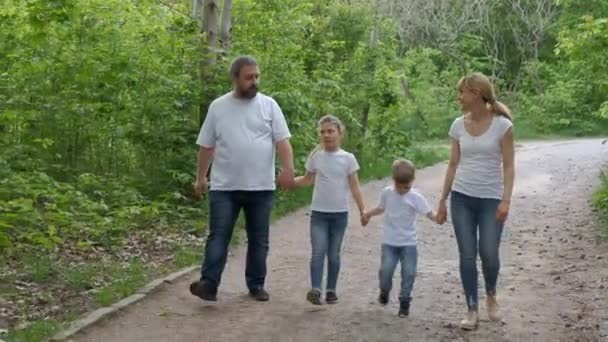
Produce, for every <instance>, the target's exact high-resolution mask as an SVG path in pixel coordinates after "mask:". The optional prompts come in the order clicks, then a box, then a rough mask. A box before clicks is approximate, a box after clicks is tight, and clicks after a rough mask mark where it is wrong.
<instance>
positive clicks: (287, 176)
mask: <svg viewBox="0 0 608 342" xmlns="http://www.w3.org/2000/svg"><path fill="white" fill-rule="evenodd" d="M276 146H277V154H278V155H279V160H280V161H281V173H280V174H279V177H278V182H279V185H280V186H281V187H284V188H292V187H293V186H294V167H293V149H292V148H291V143H290V142H289V139H283V140H281V141H279V142H277V143H276Z"/></svg>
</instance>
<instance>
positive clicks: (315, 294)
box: [295, 115, 365, 305]
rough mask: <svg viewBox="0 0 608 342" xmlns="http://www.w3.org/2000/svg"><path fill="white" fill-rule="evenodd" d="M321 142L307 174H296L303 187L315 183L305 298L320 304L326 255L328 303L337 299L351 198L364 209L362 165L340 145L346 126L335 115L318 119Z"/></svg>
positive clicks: (297, 180)
mask: <svg viewBox="0 0 608 342" xmlns="http://www.w3.org/2000/svg"><path fill="white" fill-rule="evenodd" d="M318 129H319V138H320V141H321V143H320V144H319V146H318V147H317V148H315V150H313V151H312V153H311V154H310V156H309V157H308V160H307V161H306V173H305V175H304V176H300V177H296V179H295V185H296V186H297V187H303V186H307V185H313V184H314V190H313V195H312V204H311V214H310V241H311V245H312V255H311V258H310V279H311V285H312V286H311V287H312V288H311V290H310V291H309V292H308V293H307V295H306V299H307V300H308V301H309V302H311V303H313V304H315V305H320V304H321V283H322V281H323V266H324V262H325V258H327V284H326V285H327V286H326V290H325V301H326V302H327V304H334V303H337V302H338V296H337V295H336V285H337V282H338V274H339V272H340V249H341V247H342V240H343V238H344V232H345V230H346V226H347V225H348V212H349V209H350V198H351V194H352V197H353V198H354V199H355V202H356V203H357V207H358V209H359V215H360V216H361V215H362V214H363V212H364V211H365V208H364V207H365V206H364V204H363V196H362V195H361V188H360V186H359V178H358V176H357V170H359V164H358V163H357V159H356V158H355V156H354V155H353V154H352V153H349V152H346V151H344V150H342V149H341V148H340V143H341V140H342V134H344V126H343V125H342V123H341V122H340V120H339V119H338V118H336V117H335V116H332V115H326V116H324V117H322V118H321V119H320V120H319V122H318Z"/></svg>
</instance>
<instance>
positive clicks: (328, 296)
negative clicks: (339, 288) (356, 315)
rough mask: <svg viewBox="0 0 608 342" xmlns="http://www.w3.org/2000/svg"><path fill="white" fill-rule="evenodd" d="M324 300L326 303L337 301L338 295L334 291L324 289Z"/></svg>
mask: <svg viewBox="0 0 608 342" xmlns="http://www.w3.org/2000/svg"><path fill="white" fill-rule="evenodd" d="M325 302H326V303H327V304H336V303H338V296H336V291H331V290H329V291H326V292H325Z"/></svg>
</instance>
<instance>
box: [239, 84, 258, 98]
mask: <svg viewBox="0 0 608 342" xmlns="http://www.w3.org/2000/svg"><path fill="white" fill-rule="evenodd" d="M239 93H240V96H241V97H243V98H246V99H252V98H254V97H255V96H256V95H257V94H258V87H257V86H252V87H249V88H247V89H241V91H240V92H239Z"/></svg>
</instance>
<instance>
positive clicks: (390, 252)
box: [378, 244, 418, 301]
mask: <svg viewBox="0 0 608 342" xmlns="http://www.w3.org/2000/svg"><path fill="white" fill-rule="evenodd" d="M399 262H400V263H401V291H400V292H399V300H400V301H410V300H411V299H412V289H413V288H414V280H416V268H417V263H418V248H417V247H416V246H391V245H387V244H382V257H381V262H380V271H379V272H378V276H379V279H380V289H381V290H385V291H390V290H391V289H392V287H393V274H394V273H395V268H396V267H397V263H399Z"/></svg>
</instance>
